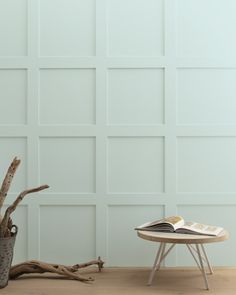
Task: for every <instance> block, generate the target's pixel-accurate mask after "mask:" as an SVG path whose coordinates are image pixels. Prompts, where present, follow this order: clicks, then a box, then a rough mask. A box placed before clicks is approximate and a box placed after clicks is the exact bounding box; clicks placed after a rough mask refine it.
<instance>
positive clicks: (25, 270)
mask: <svg viewBox="0 0 236 295" xmlns="http://www.w3.org/2000/svg"><path fill="white" fill-rule="evenodd" d="M103 264H104V261H102V260H101V258H100V257H98V259H96V260H91V261H89V262H85V263H80V264H75V265H73V266H66V265H62V264H51V263H47V262H42V261H37V260H30V261H25V262H23V263H19V264H16V265H14V266H12V267H11V269H10V273H9V278H10V279H13V280H14V279H16V278H18V277H19V276H21V275H24V274H30V273H45V272H50V273H55V274H59V275H63V276H66V277H68V278H70V279H74V280H78V281H81V282H91V281H94V278H92V277H84V276H82V275H80V274H79V273H78V270H79V269H80V268H84V267H87V266H90V265H97V266H98V270H99V271H101V269H102V268H103Z"/></svg>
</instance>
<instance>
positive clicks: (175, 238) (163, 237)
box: [137, 230, 229, 244]
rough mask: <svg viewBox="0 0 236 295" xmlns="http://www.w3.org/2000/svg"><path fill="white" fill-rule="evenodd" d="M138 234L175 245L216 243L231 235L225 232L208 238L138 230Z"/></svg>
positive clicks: (144, 237) (148, 238) (151, 239)
mask: <svg viewBox="0 0 236 295" xmlns="http://www.w3.org/2000/svg"><path fill="white" fill-rule="evenodd" d="M137 234H138V236H139V237H140V238H142V239H145V240H149V241H153V242H162V243H175V244H204V243H215V242H220V241H224V240H227V239H228V238H229V233H228V232H227V231H226V230H223V231H222V232H221V233H220V234H219V235H218V236H206V235H192V234H191V235H190V234H179V233H167V232H153V231H143V230H138V231H137Z"/></svg>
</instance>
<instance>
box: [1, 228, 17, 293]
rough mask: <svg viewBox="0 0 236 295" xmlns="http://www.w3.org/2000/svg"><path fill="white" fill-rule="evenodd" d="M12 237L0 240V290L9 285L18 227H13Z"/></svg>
mask: <svg viewBox="0 0 236 295" xmlns="http://www.w3.org/2000/svg"><path fill="white" fill-rule="evenodd" d="M12 230H14V231H13V232H12V233H11V237H9V238H0V288H4V287H6V286H7V284H8V278H9V270H10V268H11V263H12V258H13V250H14V245H15V239H16V234H17V226H16V225H13V226H12Z"/></svg>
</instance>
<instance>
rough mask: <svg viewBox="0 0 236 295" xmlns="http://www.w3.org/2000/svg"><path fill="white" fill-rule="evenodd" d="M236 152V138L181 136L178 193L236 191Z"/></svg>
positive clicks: (178, 150) (178, 153) (178, 154)
mask: <svg viewBox="0 0 236 295" xmlns="http://www.w3.org/2000/svg"><path fill="white" fill-rule="evenodd" d="M235 149H236V138H235V137H179V138H178V145H177V184H178V191H179V192H199V193H200V192H205V193H209V192H216V193H217V192H226V193H229V192H235V191H236V183H235V174H236V154H235ZM212 198H214V197H212Z"/></svg>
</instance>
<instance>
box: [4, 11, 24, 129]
mask: <svg viewBox="0 0 236 295" xmlns="http://www.w3.org/2000/svg"><path fill="white" fill-rule="evenodd" d="M0 13H1V12H0ZM0 21H1V20H0ZM0 30H1V28H0ZM0 48H1V46H0ZM0 50H1V49H0ZM0 110H1V116H0V125H1V124H3V125H5V124H7V125H12V124H25V123H26V117H27V71H26V70H16V69H14V70H11V69H0Z"/></svg>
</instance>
